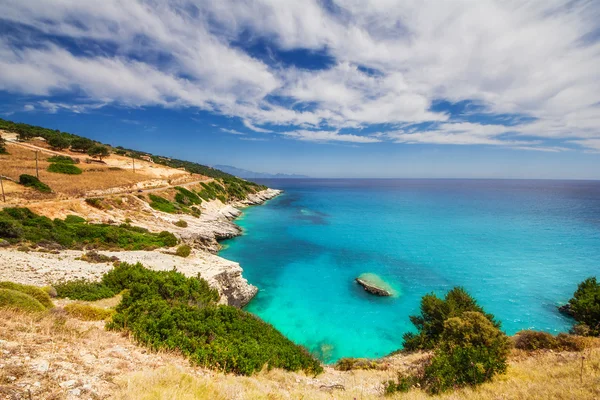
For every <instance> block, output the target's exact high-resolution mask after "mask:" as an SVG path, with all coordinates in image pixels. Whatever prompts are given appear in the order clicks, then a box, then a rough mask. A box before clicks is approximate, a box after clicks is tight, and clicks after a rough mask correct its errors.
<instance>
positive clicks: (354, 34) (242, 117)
mask: <svg viewBox="0 0 600 400" xmlns="http://www.w3.org/2000/svg"><path fill="white" fill-rule="evenodd" d="M0 117H2V118H5V119H10V120H14V121H19V122H26V123H31V124H36V125H42V126H46V127H50V128H54V129H60V130H61V131H67V132H71V133H76V134H80V135H83V136H88V137H91V138H93V139H96V140H99V141H102V142H105V143H109V144H112V145H115V146H117V145H121V146H124V147H128V148H135V149H139V150H143V151H148V152H152V153H155V154H161V155H165V156H172V157H178V158H183V159H188V160H191V161H196V162H200V163H203V164H207V165H215V164H225V165H233V166H236V167H239V168H244V169H248V170H253V171H257V172H270V173H278V172H279V173H297V174H305V175H309V176H313V177H357V178H363V177H381V178H391V177H403V178H404V177H406V178H438V177H439V178H544V179H550V178H560V179H600V1H597V0H573V1H557V0H539V1H537V0H535V1H526V0H497V1H496V0H462V1H461V0H455V1H454V0H452V1H450V0H448V1H442V0H403V1H400V0H302V1H298V0H199V1H189V0H172V1H166V0H152V1H143V0H103V1H93V0H3V1H1V2H0Z"/></svg>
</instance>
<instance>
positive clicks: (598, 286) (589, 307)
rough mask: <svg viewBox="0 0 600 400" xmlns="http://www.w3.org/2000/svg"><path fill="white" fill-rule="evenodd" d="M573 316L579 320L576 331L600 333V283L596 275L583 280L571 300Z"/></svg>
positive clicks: (594, 334)
mask: <svg viewBox="0 0 600 400" xmlns="http://www.w3.org/2000/svg"><path fill="white" fill-rule="evenodd" d="M569 305H570V306H571V307H570V309H571V313H572V315H573V318H575V320H576V321H577V322H578V325H577V326H576V327H575V328H574V331H576V332H586V333H587V334H589V335H591V336H599V335H600V283H599V282H598V281H597V280H596V278H595V277H591V278H587V279H586V280H585V281H583V282H581V283H580V284H579V286H578V287H577V290H576V291H575V293H574V294H573V298H572V299H571V300H569Z"/></svg>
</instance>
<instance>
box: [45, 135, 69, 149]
mask: <svg viewBox="0 0 600 400" xmlns="http://www.w3.org/2000/svg"><path fill="white" fill-rule="evenodd" d="M47 140H48V144H49V145H50V146H51V147H52V148H53V149H56V150H62V149H66V148H68V147H69V146H70V145H71V141H70V140H69V139H68V138H67V137H65V136H63V135H61V134H55V135H52V136H50V137H49V138H48V139H47Z"/></svg>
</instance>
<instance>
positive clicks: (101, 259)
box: [81, 251, 119, 264]
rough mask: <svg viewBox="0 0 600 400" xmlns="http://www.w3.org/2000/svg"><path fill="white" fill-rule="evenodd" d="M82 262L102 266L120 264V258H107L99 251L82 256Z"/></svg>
mask: <svg viewBox="0 0 600 400" xmlns="http://www.w3.org/2000/svg"><path fill="white" fill-rule="evenodd" d="M81 260H82V261H87V262H89V263H94V264H101V263H114V262H118V261H119V258H118V257H116V256H107V255H105V254H100V253H98V252H97V251H88V252H87V253H85V254H83V255H82V256H81Z"/></svg>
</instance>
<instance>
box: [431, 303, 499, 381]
mask: <svg viewBox="0 0 600 400" xmlns="http://www.w3.org/2000/svg"><path fill="white" fill-rule="evenodd" d="M509 351H510V344H509V340H508V337H507V336H506V335H505V334H504V332H502V331H501V330H500V329H498V327H497V326H496V325H494V324H493V323H492V322H491V321H490V320H489V318H488V317H487V316H485V315H483V314H482V313H480V312H473V311H466V312H464V313H463V314H462V315H461V316H460V317H452V318H449V319H447V320H446V321H445V322H444V331H443V333H442V335H441V338H440V343H439V345H438V346H437V347H436V349H435V352H434V355H433V358H432V359H431V361H430V362H429V364H428V365H427V366H426V367H425V371H424V376H423V380H422V382H423V384H424V386H425V387H426V388H427V390H428V391H429V392H430V393H439V392H443V391H445V390H448V389H450V388H453V387H462V386H467V385H472V386H474V385H478V384H481V383H484V382H486V381H489V380H491V379H492V377H493V376H494V375H496V374H499V373H504V372H505V371H506V359H507V357H508V353H509Z"/></svg>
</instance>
